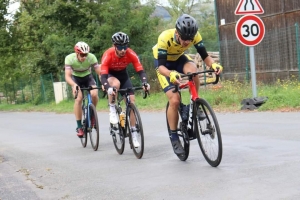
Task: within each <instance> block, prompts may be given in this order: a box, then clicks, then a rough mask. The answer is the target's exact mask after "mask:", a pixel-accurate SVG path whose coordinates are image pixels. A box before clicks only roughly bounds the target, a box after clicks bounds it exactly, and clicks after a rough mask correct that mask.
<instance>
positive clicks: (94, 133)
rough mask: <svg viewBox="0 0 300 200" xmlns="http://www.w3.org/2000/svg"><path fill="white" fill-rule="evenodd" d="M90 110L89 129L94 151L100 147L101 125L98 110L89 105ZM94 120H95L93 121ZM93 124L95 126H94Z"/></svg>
mask: <svg viewBox="0 0 300 200" xmlns="http://www.w3.org/2000/svg"><path fill="white" fill-rule="evenodd" d="M89 109H90V120H91V122H90V123H89V124H90V127H88V132H89V134H90V140H91V145H92V147H93V149H94V151H97V150H98V146H99V124H98V115H97V110H96V108H95V106H94V105H93V104H90V105H89ZM92 119H93V120H92ZM92 123H93V124H92Z"/></svg>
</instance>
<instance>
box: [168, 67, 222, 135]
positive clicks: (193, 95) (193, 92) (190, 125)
mask: <svg viewBox="0 0 300 200" xmlns="http://www.w3.org/2000/svg"><path fill="white" fill-rule="evenodd" d="M211 72H215V71H214V70H205V71H201V72H195V73H189V74H184V75H182V76H181V77H188V78H189V79H188V82H186V83H184V84H181V85H179V86H178V85H176V86H175V89H174V90H173V92H174V93H175V92H179V95H180V102H181V101H182V100H181V93H180V90H181V89H184V88H189V90H190V94H191V98H190V107H189V118H188V123H187V129H188V130H192V129H193V119H194V113H193V110H194V104H195V103H196V102H197V100H198V99H199V98H200V97H199V95H198V91H197V89H196V85H195V81H194V80H193V77H195V76H196V75H198V74H203V73H211ZM218 82H219V75H216V80H215V82H211V83H208V84H217V83H218ZM179 89H180V90H179ZM205 115H207V113H205ZM194 139H195V137H194Z"/></svg>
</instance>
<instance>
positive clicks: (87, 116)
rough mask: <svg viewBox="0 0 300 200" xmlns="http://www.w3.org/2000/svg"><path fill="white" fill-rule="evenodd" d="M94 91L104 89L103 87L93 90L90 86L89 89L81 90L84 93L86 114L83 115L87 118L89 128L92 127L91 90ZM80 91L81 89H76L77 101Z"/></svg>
mask: <svg viewBox="0 0 300 200" xmlns="http://www.w3.org/2000/svg"><path fill="white" fill-rule="evenodd" d="M94 89H102V88H101V87H94V88H93V87H92V86H89V87H87V88H80V90H81V92H82V110H83V112H84V113H83V114H84V117H85V120H86V122H85V123H87V125H88V127H90V126H91V120H90V105H91V104H93V101H92V96H91V90H94ZM78 90H79V87H77V88H76V94H75V99H76V98H77V95H78ZM85 91H86V92H85ZM85 94H86V95H85ZM86 100H87V104H86V103H85V101H86Z"/></svg>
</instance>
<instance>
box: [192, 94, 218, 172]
mask: <svg viewBox="0 0 300 200" xmlns="http://www.w3.org/2000/svg"><path fill="white" fill-rule="evenodd" d="M194 105H195V107H194V111H195V112H194V113H195V115H194V127H195V130H196V135H197V139H198V143H199V146H200V149H201V151H202V154H203V156H204V158H205V159H206V161H207V162H208V163H209V164H210V165H211V166H213V167H217V166H218V165H219V164H220V162H221V160H222V153H223V147H222V137H221V131H220V127H219V123H218V120H217V117H216V115H215V112H214V111H213V109H212V107H211V106H210V105H209V103H208V102H207V101H206V100H205V99H202V98H200V99H198V100H197V103H195V104H194ZM197 105H198V106H197ZM199 109H201V110H202V111H203V113H204V114H205V116H206V118H205V119H200V118H199V117H197V113H198V112H199V111H198V110H199Z"/></svg>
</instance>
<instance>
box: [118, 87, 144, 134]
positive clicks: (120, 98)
mask: <svg viewBox="0 0 300 200" xmlns="http://www.w3.org/2000/svg"><path fill="white" fill-rule="evenodd" d="M141 89H143V87H132V88H126V89H120V90H118V93H119V94H120V95H118V98H117V104H118V109H119V112H120V113H121V112H122V107H121V103H122V101H124V102H125V113H126V114H125V126H124V127H122V129H123V130H124V131H126V130H127V127H128V124H129V122H128V116H129V115H130V113H129V109H128V105H130V104H131V100H130V94H129V92H130V91H131V90H134V91H135V90H141ZM121 92H125V94H123V95H121ZM147 95H149V92H145V93H144V96H143V98H144V99H145V98H146V97H147ZM124 137H127V136H126V134H125V135H124Z"/></svg>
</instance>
